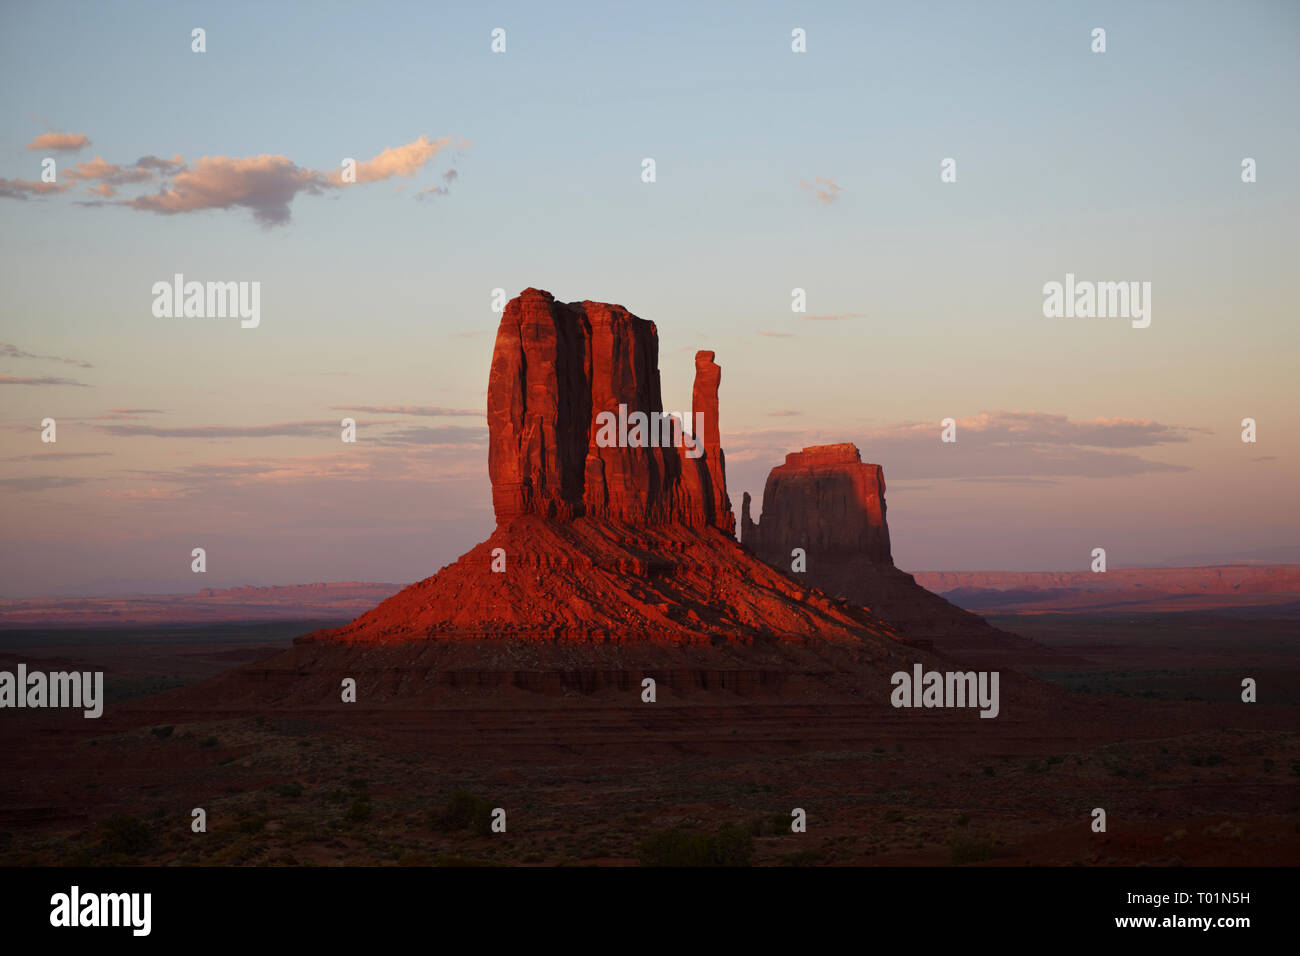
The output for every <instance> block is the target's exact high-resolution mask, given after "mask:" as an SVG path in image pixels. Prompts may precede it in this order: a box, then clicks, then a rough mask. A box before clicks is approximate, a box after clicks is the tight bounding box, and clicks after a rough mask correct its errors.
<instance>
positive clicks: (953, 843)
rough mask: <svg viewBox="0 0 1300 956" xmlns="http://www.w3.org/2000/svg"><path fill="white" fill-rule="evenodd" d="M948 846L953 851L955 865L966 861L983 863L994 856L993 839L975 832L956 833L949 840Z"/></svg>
mask: <svg viewBox="0 0 1300 956" xmlns="http://www.w3.org/2000/svg"><path fill="white" fill-rule="evenodd" d="M948 848H949V849H950V850H951V851H952V862H953V865H954V866H961V865H962V864H964V863H982V862H983V861H984V860H987V859H990V858H991V857H992V856H993V843H992V841H991V840H989V839H987V838H985V837H982V836H978V835H976V834H973V833H971V834H966V833H958V834H954V835H953V837H952V839H951V840H949V841H948Z"/></svg>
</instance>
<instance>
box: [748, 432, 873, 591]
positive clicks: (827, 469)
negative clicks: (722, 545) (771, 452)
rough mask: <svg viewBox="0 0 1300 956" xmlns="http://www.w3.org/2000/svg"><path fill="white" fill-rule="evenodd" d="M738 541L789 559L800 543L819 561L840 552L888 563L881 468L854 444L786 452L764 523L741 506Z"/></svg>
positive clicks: (767, 495)
mask: <svg viewBox="0 0 1300 956" xmlns="http://www.w3.org/2000/svg"><path fill="white" fill-rule="evenodd" d="M740 540H741V543H742V544H744V545H745V546H746V547H748V548H749V549H751V550H752V551H753V552H754V553H755V554H757V555H758V556H759V557H760V558H762V559H763V560H764V561H766V562H768V563H769V564H773V565H776V566H778V567H780V566H782V565H784V566H785V567H787V568H788V567H789V566H790V552H791V551H792V550H793V549H794V548H803V549H804V550H805V552H806V553H807V554H808V555H809V556H811V555H814V554H815V555H816V556H817V557H818V558H819V559H821V560H822V561H826V560H834V559H835V557H836V556H837V555H839V556H845V557H849V556H851V557H861V558H865V559H866V560H867V561H871V562H874V563H877V564H886V565H890V566H892V565H893V563H894V561H893V558H892V557H891V555H890V550H889V526H888V524H886V522H885V473H884V469H883V468H881V467H880V466H879V465H871V464H866V463H864V462H863V461H862V455H861V454H860V453H859V452H858V449H857V446H856V445H852V444H847V443H846V444H840V445H814V446H812V447H811V448H805V449H804V450H803V451H796V452H791V453H790V454H788V455H786V456H785V464H784V465H778V466H777V467H775V468H773V469H772V471H771V473H770V474H769V475H768V476H767V487H766V488H765V489H764V490H763V526H762V527H761V528H760V527H759V526H758V525H757V524H755V523H754V522H753V521H751V520H750V517H749V494H748V493H746V494H745V497H744V503H743V505H742V508H741V525H740Z"/></svg>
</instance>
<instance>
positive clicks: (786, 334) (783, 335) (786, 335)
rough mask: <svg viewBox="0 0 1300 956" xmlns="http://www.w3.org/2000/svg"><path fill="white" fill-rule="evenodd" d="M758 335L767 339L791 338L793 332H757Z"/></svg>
mask: <svg viewBox="0 0 1300 956" xmlns="http://www.w3.org/2000/svg"><path fill="white" fill-rule="evenodd" d="M758 334H759V335H762V336H766V337H767V338H769V339H792V338H794V333H793V332H759V333H758Z"/></svg>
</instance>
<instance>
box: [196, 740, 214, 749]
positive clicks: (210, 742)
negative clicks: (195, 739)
mask: <svg viewBox="0 0 1300 956" xmlns="http://www.w3.org/2000/svg"><path fill="white" fill-rule="evenodd" d="M216 745H217V738H216V737H204V738H203V739H202V740H200V741H199V746H200V747H203V748H204V749H205V750H206V749H211V748H212V747H215V746H216Z"/></svg>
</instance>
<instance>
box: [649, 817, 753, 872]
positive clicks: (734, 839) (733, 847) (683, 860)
mask: <svg viewBox="0 0 1300 956" xmlns="http://www.w3.org/2000/svg"><path fill="white" fill-rule="evenodd" d="M753 859H754V839H753V837H751V836H750V835H749V834H748V833H747V832H746V831H745V830H742V829H741V828H740V827H738V826H735V825H734V824H731V823H728V824H725V825H724V826H722V827H719V828H718V831H717V832H716V833H712V834H708V833H687V832H686V831H684V830H681V829H678V828H677V827H673V828H671V829H668V830H661V831H659V832H658V833H653V834H651V835H650V836H648V837H646V838H645V839H644V840H642V841H641V843H640V844H639V845H638V846H637V862H638V863H640V864H641V866H749V865H750V864H751V863H752V862H753Z"/></svg>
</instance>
